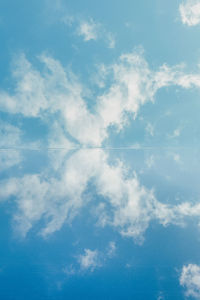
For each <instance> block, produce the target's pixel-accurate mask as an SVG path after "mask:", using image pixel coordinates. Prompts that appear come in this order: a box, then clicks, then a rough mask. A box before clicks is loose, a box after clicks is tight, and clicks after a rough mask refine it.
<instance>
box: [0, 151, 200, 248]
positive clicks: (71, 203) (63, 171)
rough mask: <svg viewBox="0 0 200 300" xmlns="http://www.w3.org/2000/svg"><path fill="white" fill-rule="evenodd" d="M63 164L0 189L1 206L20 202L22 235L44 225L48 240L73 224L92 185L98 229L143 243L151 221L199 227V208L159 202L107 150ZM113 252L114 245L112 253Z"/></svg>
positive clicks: (65, 160) (17, 222)
mask: <svg viewBox="0 0 200 300" xmlns="http://www.w3.org/2000/svg"><path fill="white" fill-rule="evenodd" d="M57 156H58V153H57ZM58 161H59V160H57V161H55V160H54V159H53V164H56V172H53V170H52V168H50V169H49V170H45V171H44V173H43V174H32V175H24V176H22V177H21V178H19V177H18V178H17V177H16V178H10V179H5V180H3V181H2V182H1V184H0V199H1V201H3V200H7V199H10V197H12V198H13V199H14V200H15V202H16V206H17V209H16V213H15V215H14V220H15V228H17V230H18V231H19V232H20V234H21V235H22V236H26V234H27V233H28V232H29V231H30V230H31V228H34V226H35V225H37V224H38V222H39V221H41V220H43V222H42V224H43V225H42V227H41V226H40V231H39V233H40V234H41V235H42V236H44V237H46V236H48V235H49V234H52V233H54V232H56V231H57V230H59V229H60V228H61V227H62V226H63V225H64V224H66V223H68V224H69V223H71V222H72V221H73V219H74V218H75V217H76V216H77V215H78V214H79V213H80V212H81V209H82V208H83V207H84V206H86V205H88V204H89V201H92V198H91V197H90V198H87V197H84V193H85V192H86V191H87V188H88V184H89V183H90V184H91V183H92V184H93V185H94V186H95V191H96V192H95V194H94V195H93V197H94V199H96V195H100V196H101V199H102V200H101V201H100V202H98V203H96V202H94V203H92V202H91V203H90V207H91V206H92V207H93V209H92V211H91V213H92V215H91V217H93V218H94V217H95V219H96V223H97V224H98V225H99V226H102V227H105V226H111V227H113V228H115V229H116V230H118V232H119V233H120V234H121V235H123V236H127V237H131V238H133V239H134V240H135V241H136V242H138V243H141V242H142V241H143V238H144V233H145V231H146V230H147V228H148V227H149V224H150V223H151V222H152V221H156V222H158V223H159V224H162V225H163V226H167V225H170V224H175V225H178V226H182V225H183V224H184V223H185V219H187V218H188V217H196V218H197V222H199V219H200V204H196V205H192V204H190V203H188V202H185V203H182V204H179V205H174V206H173V205H169V204H164V203H161V202H159V201H158V200H157V199H156V198H155V195H154V193H153V191H151V190H148V189H146V188H145V187H144V186H143V185H142V184H141V183H140V182H139V179H138V178H137V175H136V174H135V172H129V171H128V170H127V169H126V167H125V166H124V165H123V164H122V163H121V162H120V161H116V162H115V164H114V165H110V164H109V163H108V156H107V154H106V153H105V152H104V151H103V150H97V149H85V150H84V149H82V150H78V151H75V152H74V153H73V154H72V155H71V156H70V157H61V161H60V167H59V166H58V164H57V163H58ZM112 250H113V251H114V250H115V249H114V246H113V245H111V249H110V254H111V252H112Z"/></svg>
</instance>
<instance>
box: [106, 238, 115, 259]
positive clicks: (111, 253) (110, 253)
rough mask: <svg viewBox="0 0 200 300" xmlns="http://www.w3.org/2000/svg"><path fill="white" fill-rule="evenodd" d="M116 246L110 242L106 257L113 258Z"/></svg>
mask: <svg viewBox="0 0 200 300" xmlns="http://www.w3.org/2000/svg"><path fill="white" fill-rule="evenodd" d="M116 249H117V247H116V244H115V242H113V241H111V242H110V243H109V245H108V249H107V256H108V257H113V256H114V255H115V253H116Z"/></svg>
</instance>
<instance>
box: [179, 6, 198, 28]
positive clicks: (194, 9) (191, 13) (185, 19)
mask: <svg viewBox="0 0 200 300" xmlns="http://www.w3.org/2000/svg"><path fill="white" fill-rule="evenodd" d="M179 12H180V15H181V20H182V23H183V24H186V25H188V26H196V25H198V24H199V23H200V1H199V0H186V1H185V2H183V3H181V4H180V6H179Z"/></svg>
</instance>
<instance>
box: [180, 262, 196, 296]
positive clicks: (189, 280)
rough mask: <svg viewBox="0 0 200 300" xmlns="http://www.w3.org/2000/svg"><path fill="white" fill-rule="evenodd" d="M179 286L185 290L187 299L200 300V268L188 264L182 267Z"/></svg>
mask: <svg viewBox="0 0 200 300" xmlns="http://www.w3.org/2000/svg"><path fill="white" fill-rule="evenodd" d="M180 284H181V285H182V286H183V287H184V288H185V290H186V296H187V297H194V298H196V299H199V298H200V266H198V265H195V264H189V265H186V266H183V268H182V272H181V276H180Z"/></svg>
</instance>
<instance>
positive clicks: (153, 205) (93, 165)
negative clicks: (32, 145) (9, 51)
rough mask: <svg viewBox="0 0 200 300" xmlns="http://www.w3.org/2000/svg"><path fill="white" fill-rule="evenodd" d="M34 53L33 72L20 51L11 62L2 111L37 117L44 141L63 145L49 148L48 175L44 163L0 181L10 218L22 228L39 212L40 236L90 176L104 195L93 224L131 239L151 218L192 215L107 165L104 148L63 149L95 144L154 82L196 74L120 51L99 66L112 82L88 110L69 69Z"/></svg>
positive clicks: (195, 211)
mask: <svg viewBox="0 0 200 300" xmlns="http://www.w3.org/2000/svg"><path fill="white" fill-rule="evenodd" d="M40 60H41V62H42V63H43V64H44V66H45V68H44V69H43V70H41V71H38V70H36V69H35V68H34V67H33V66H32V65H31V63H30V62H28V61H27V59H26V58H25V57H24V56H21V57H20V59H19V61H18V63H17V65H16V67H15V69H14V77H15V79H16V88H15V91H14V93H13V94H9V93H7V92H5V91H2V92H1V93H0V109H1V110H3V111H6V112H8V113H11V114H19V113H20V114H22V115H23V116H24V117H38V118H41V119H42V120H44V121H45V122H47V124H48V125H49V136H48V146H49V147H57V146H58V147H60V146H63V147H64V148H66V151H65V150H63V152H62V153H61V155H60V156H59V155H57V157H56V159H55V155H52V160H51V162H52V163H53V166H52V167H53V169H54V172H57V174H56V175H55V174H54V173H53V174H51V171H52V168H50V170H49V173H48V170H45V172H44V174H43V173H42V174H33V175H25V176H24V177H22V178H13V179H10V180H7V181H4V182H3V183H2V184H1V186H3V187H4V188H3V189H2V190H1V191H0V196H1V198H8V197H9V196H11V195H13V196H15V199H16V203H17V207H18V210H17V212H16V215H15V220H16V221H17V224H18V228H19V230H20V231H21V233H22V234H23V235H26V233H27V232H28V231H29V230H30V229H31V228H32V226H34V224H35V223H36V222H38V221H39V220H41V219H44V221H45V222H44V224H45V225H44V227H43V228H42V229H41V234H42V235H43V236H46V235H48V234H51V233H53V232H55V231H56V230H59V229H60V228H61V227H62V226H63V224H64V223H65V222H71V221H72V220H73V218H74V217H75V216H76V215H77V213H78V212H79V211H80V210H81V208H82V207H83V205H87V201H84V199H83V193H84V191H85V190H86V189H87V186H88V182H89V181H90V180H93V181H94V184H95V185H96V188H97V193H98V194H99V195H102V196H103V198H104V199H105V201H104V203H103V205H102V206H101V215H99V224H102V225H104V226H106V225H110V226H113V227H115V228H116V229H117V230H118V231H119V232H120V233H121V234H122V235H124V236H130V237H132V238H134V239H135V240H138V241H142V240H143V235H144V233H145V231H146V229H147V228H148V226H149V223H150V222H151V221H152V220H157V221H158V222H159V223H161V224H163V225H164V226H166V225H168V224H171V223H172V224H177V225H180V224H182V223H183V219H184V217H185V216H196V217H199V215H200V209H199V206H198V205H193V206H192V205H190V204H188V203H184V204H182V205H179V206H169V205H165V204H162V203H160V202H159V201H157V199H156V198H155V196H154V193H153V191H150V190H148V189H146V188H145V187H144V186H142V184H141V183H140V182H139V179H138V178H137V176H136V174H135V173H132V174H131V176H127V174H126V172H127V170H126V168H125V167H124V166H123V164H122V163H121V162H120V161H119V162H117V163H116V164H115V165H114V166H111V165H109V164H108V160H107V155H106V153H105V152H104V151H103V150H95V149H88V150H87V151H86V150H83V149H82V150H79V151H76V152H74V153H73V154H72V155H71V156H70V157H69V158H66V156H65V155H66V153H67V152H68V150H69V149H72V148H76V147H77V148H78V147H85V146H89V148H90V146H101V145H102V144H103V141H104V140H105V139H106V138H107V137H108V128H109V127H110V126H111V125H115V127H116V128H117V130H121V129H123V128H124V126H126V124H127V114H128V115H129V116H130V115H132V117H136V115H137V113H138V110H139V109H140V107H141V106H142V105H144V104H145V103H146V102H148V101H153V100H154V96H155V94H156V92H157V91H158V90H159V89H160V88H162V87H165V86H170V85H179V86H181V87H183V88H192V87H198V88H199V87H200V74H185V73H184V68H183V66H175V67H171V68H170V67H167V66H166V65H163V66H161V67H160V68H159V69H158V70H157V71H152V70H151V69H150V68H149V65H148V63H147V62H146V60H145V59H144V56H143V54H142V52H141V51H134V52H132V53H129V54H125V55H122V56H121V57H120V58H119V60H117V61H116V63H114V64H111V65H110V66H107V67H105V68H106V72H104V75H105V78H104V80H105V81H106V80H107V78H108V77H109V79H111V80H109V81H111V83H110V85H109V86H108V87H105V88H104V91H103V92H102V91H101V92H100V94H99V95H98V96H97V105H96V107H95V112H94V113H92V112H91V111H90V110H89V109H88V107H87V105H86V102H85V100H84V96H85V94H84V86H83V85H82V84H81V83H80V81H79V80H78V79H77V78H76V76H75V75H74V74H73V73H72V72H71V71H70V70H66V69H64V68H63V67H62V65H61V64H60V63H59V62H58V61H56V60H54V59H52V58H50V57H47V56H45V55H43V56H41V57H40ZM36 87H37V88H36ZM55 116H56V117H55ZM53 117H55V118H53ZM52 119H54V120H55V121H53V122H52ZM49 120H51V121H49ZM7 132H8V134H7V138H9V136H10V140H12V142H14V144H15V145H16V144H17V143H18V142H19V135H20V133H19V132H18V130H17V129H13V127H10V126H8V127H7ZM13 132H14V136H15V137H13ZM72 140H73V142H72ZM6 143H7V142H6ZM7 144H8V143H7ZM88 151H89V155H88ZM54 159H55V160H54ZM33 187H34V188H33ZM108 206H109V207H111V209H108V208H107V207H108Z"/></svg>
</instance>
